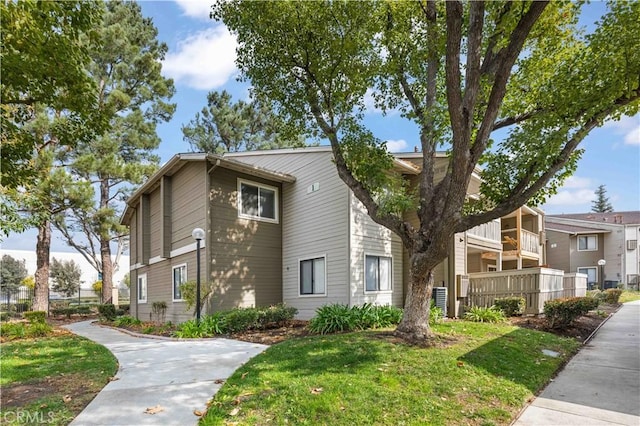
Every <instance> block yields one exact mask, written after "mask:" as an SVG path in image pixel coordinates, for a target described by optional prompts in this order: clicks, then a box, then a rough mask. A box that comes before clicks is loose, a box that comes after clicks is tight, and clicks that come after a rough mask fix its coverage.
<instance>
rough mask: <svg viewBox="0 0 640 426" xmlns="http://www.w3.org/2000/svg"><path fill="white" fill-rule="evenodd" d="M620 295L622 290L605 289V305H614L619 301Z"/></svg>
mask: <svg viewBox="0 0 640 426" xmlns="http://www.w3.org/2000/svg"><path fill="white" fill-rule="evenodd" d="M621 295H622V290H620V289H618V288H610V289H607V290H605V292H604V301H605V303H611V304H612V305H616V304H617V303H618V301H619V300H620V296H621Z"/></svg>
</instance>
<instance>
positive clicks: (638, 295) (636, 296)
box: [618, 290, 640, 303]
mask: <svg viewBox="0 0 640 426" xmlns="http://www.w3.org/2000/svg"><path fill="white" fill-rule="evenodd" d="M634 300H640V291H637V290H624V291H623V292H622V294H621V295H620V300H618V301H619V302H620V303H625V302H633V301H634Z"/></svg>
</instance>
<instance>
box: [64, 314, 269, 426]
mask: <svg viewBox="0 0 640 426" xmlns="http://www.w3.org/2000/svg"><path fill="white" fill-rule="evenodd" d="M66 328H67V329H68V330H70V331H71V332H73V333H75V334H78V335H80V336H83V337H86V338H88V339H90V340H93V341H94V342H97V343H100V344H101V345H104V346H106V347H107V348H108V349H109V350H110V351H111V352H112V353H113V354H114V355H115V356H116V358H117V359H118V362H119V364H120V368H119V370H118V373H117V375H116V378H117V379H118V380H115V381H112V382H110V383H109V384H107V386H105V387H104V389H102V391H100V393H99V394H98V395H97V396H96V397H95V399H94V400H93V401H91V403H90V404H89V405H88V406H87V407H86V408H85V409H84V410H83V411H82V413H80V415H78V417H76V418H75V420H74V421H73V422H72V423H71V424H72V425H76V426H78V425H110V426H113V425H122V426H124V425H127V426H129V425H144V424H155V425H196V424H197V422H198V417H197V416H195V415H194V413H193V412H194V410H199V411H204V410H205V409H206V403H207V401H208V400H209V399H211V397H212V396H213V394H215V393H216V392H217V391H218V389H220V387H221V386H222V381H223V379H226V378H227V377H229V376H230V375H231V374H232V373H233V372H234V371H235V370H236V369H237V368H238V367H240V366H241V365H242V364H244V363H245V362H247V361H248V360H249V359H250V358H251V357H253V356H255V355H257V354H259V353H260V352H262V351H264V350H265V349H266V348H267V346H265V345H260V344H256V343H247V342H240V341H236V340H229V339H203V340H160V339H151V338H145V337H134V336H131V335H129V334H125V333H122V332H120V331H117V330H113V329H110V328H105V327H100V326H98V325H92V324H91V322H90V321H85V322H79V323H75V324H69V325H67V326H66ZM158 405H159V406H160V407H162V411H159V412H158V413H156V414H145V410H146V409H147V408H151V407H156V406H158Z"/></svg>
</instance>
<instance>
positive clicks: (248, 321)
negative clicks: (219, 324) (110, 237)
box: [223, 308, 259, 333]
mask: <svg viewBox="0 0 640 426" xmlns="http://www.w3.org/2000/svg"><path fill="white" fill-rule="evenodd" d="M223 316H224V324H225V332H227V333H235V332H239V331H246V330H250V329H252V328H256V326H257V323H258V317H259V315H258V311H257V310H256V309H255V308H236V309H232V310H231V311H228V312H225V313H223Z"/></svg>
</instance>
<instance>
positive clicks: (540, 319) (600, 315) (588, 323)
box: [509, 303, 620, 342]
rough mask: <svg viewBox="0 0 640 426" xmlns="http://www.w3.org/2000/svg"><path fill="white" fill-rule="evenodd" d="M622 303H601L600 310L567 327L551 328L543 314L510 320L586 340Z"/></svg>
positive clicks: (529, 326) (530, 327) (525, 325)
mask: <svg viewBox="0 0 640 426" xmlns="http://www.w3.org/2000/svg"><path fill="white" fill-rule="evenodd" d="M619 307H620V305H611V304H608V303H601V304H600V306H599V307H598V310H596V311H593V312H589V313H588V314H587V315H584V316H581V317H580V318H578V319H577V320H575V321H574V322H573V324H572V325H571V327H568V328H565V329H550V328H548V327H547V323H546V321H545V319H544V316H543V315H535V316H522V317H511V318H509V322H510V323H511V324H513V325H515V326H518V327H522V328H528V329H531V330H538V331H546V332H548V333H553V334H556V335H558V336H563V337H572V338H574V339H576V340H578V341H579V342H584V341H585V340H586V339H587V338H589V336H591V334H593V332H594V331H595V330H596V329H597V328H598V327H599V326H600V324H601V323H602V322H603V321H604V320H605V319H606V318H607V317H608V316H609V315H611V314H612V313H614V312H615V311H617V310H618V308H619Z"/></svg>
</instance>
